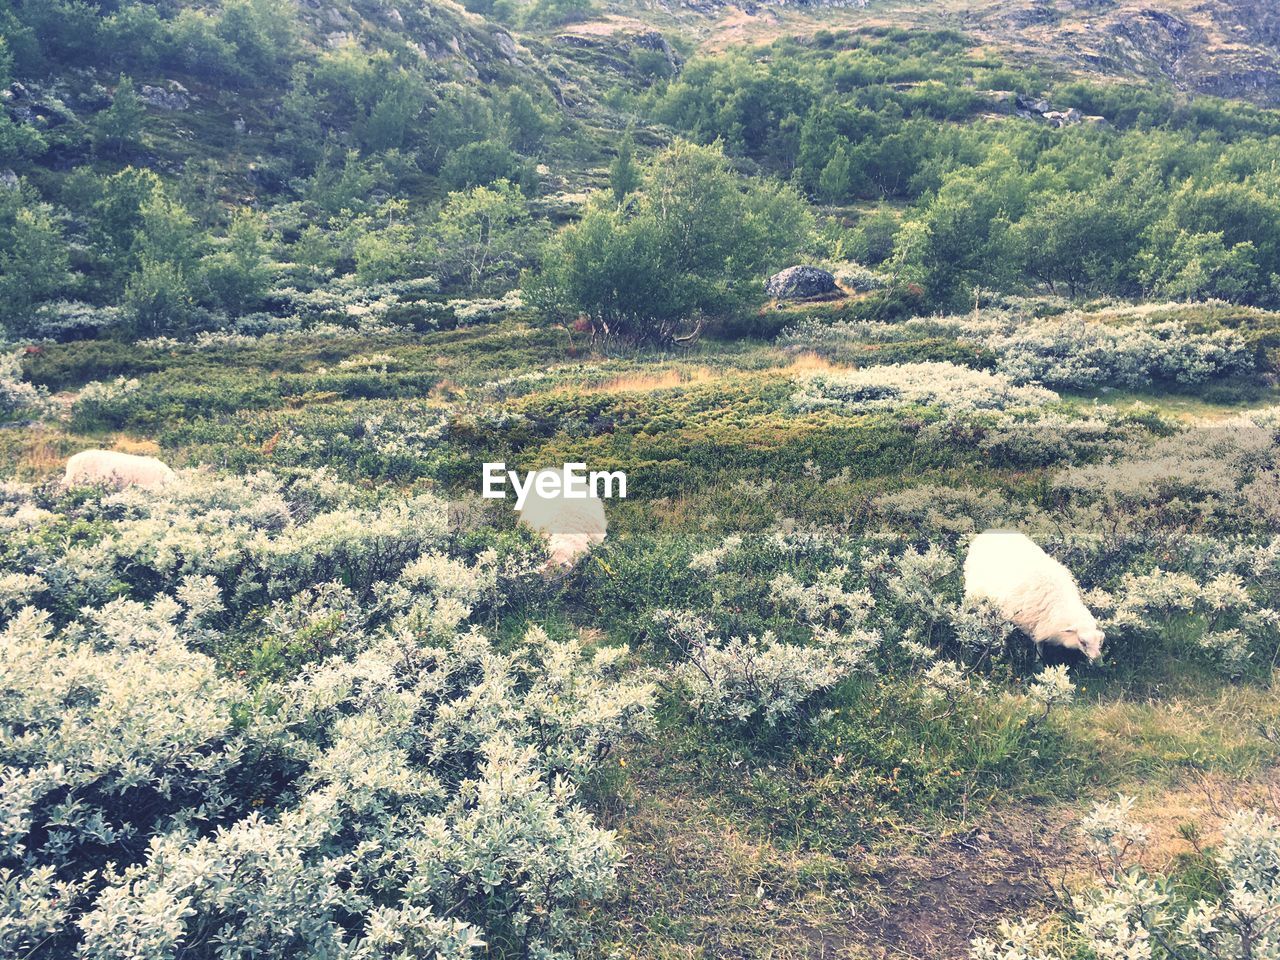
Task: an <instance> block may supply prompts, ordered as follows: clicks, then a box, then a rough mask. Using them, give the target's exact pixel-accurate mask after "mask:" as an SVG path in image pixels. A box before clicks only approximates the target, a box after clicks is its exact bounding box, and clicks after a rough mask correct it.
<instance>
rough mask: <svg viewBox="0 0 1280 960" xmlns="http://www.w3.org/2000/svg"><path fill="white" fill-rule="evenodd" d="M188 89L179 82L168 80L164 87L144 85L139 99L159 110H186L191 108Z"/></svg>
mask: <svg viewBox="0 0 1280 960" xmlns="http://www.w3.org/2000/svg"><path fill="white" fill-rule="evenodd" d="M189 96H190V94H189V93H188V91H187V88H186V87H184V86H183V85H182V84H180V83H179V82H178V81H177V80H166V81H165V83H164V86H162V87H160V86H154V87H153V86H151V85H149V84H143V85H142V89H141V90H140V91H139V92H138V99H140V100H141V101H142V102H143V103H145V104H146V105H147V106H149V107H155V108H156V109H157V110H186V109H187V107H189V106H191V101H190V99H188V98H189Z"/></svg>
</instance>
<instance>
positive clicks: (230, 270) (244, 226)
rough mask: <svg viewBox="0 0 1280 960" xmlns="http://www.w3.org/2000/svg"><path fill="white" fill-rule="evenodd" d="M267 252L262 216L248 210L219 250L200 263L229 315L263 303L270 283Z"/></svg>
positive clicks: (235, 221)
mask: <svg viewBox="0 0 1280 960" xmlns="http://www.w3.org/2000/svg"><path fill="white" fill-rule="evenodd" d="M267 252H268V247H267V238H266V230H265V225H264V224H263V222H262V217H261V216H259V215H258V214H255V213H253V212H252V211H249V210H242V211H240V212H238V213H237V214H236V215H235V217H234V218H233V219H232V221H231V227H230V229H229V230H228V231H227V237H226V239H225V240H224V241H222V243H221V245H220V249H218V250H217V251H216V252H215V253H212V254H210V255H209V256H207V257H205V258H204V260H203V262H202V263H201V271H202V272H203V274H204V278H205V283H206V284H207V285H208V287H209V290H210V292H211V294H212V296H213V298H214V300H215V301H216V302H217V303H218V305H219V306H221V307H222V308H223V309H224V310H226V311H227V313H229V314H231V315H232V316H239V315H240V314H242V313H245V312H246V311H248V310H251V309H253V308H254V307H255V306H256V305H257V304H258V303H259V302H260V301H261V300H262V297H263V294H264V293H265V292H266V288H267V284H268V283H269V282H270V280H271V268H270V266H269V265H268V263H267Z"/></svg>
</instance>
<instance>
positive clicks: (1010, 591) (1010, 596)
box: [964, 530, 1106, 660]
mask: <svg viewBox="0 0 1280 960" xmlns="http://www.w3.org/2000/svg"><path fill="white" fill-rule="evenodd" d="M964 594H965V598H966V599H975V600H978V599H983V600H989V601H991V602H992V603H994V604H995V606H996V607H997V608H998V609H999V610H1000V612H1001V613H1002V614H1004V616H1005V618H1006V619H1008V620H1011V621H1012V622H1013V623H1016V624H1017V625H1018V627H1019V628H1020V629H1021V630H1022V631H1023V632H1024V633H1026V634H1027V635H1028V636H1029V637H1031V639H1032V640H1034V641H1035V643H1036V649H1037V650H1039V649H1040V648H1041V647H1042V645H1043V644H1046V643H1051V644H1055V645H1057V646H1060V647H1066V648H1067V649H1068V650H1079V651H1080V652H1081V653H1083V654H1084V655H1085V656H1087V657H1088V658H1089V659H1090V660H1097V659H1098V657H1100V656H1101V655H1102V643H1103V641H1104V640H1105V639H1106V635H1105V634H1104V633H1103V632H1102V631H1101V630H1099V629H1098V621H1097V620H1095V619H1094V618H1093V614H1091V613H1090V612H1089V610H1088V608H1087V607H1085V605H1084V601H1083V600H1082V599H1080V588H1079V587H1078V586H1077V585H1076V581H1075V578H1074V577H1073V576H1071V571H1070V570H1068V569H1067V568H1066V567H1064V566H1063V565H1062V564H1060V563H1059V562H1058V561H1057V560H1055V559H1053V557H1051V556H1049V555H1048V554H1047V553H1045V552H1044V551H1043V550H1041V549H1040V548H1039V547H1038V546H1036V544H1035V543H1034V542H1033V541H1031V540H1030V539H1028V538H1027V537H1025V536H1023V535H1022V534H1020V533H1015V532H1013V531H1009V530H988V531H986V532H985V533H981V534H979V535H978V536H977V537H975V538H974V540H973V543H972V544H970V545H969V556H968V557H967V558H966V559H965V562H964Z"/></svg>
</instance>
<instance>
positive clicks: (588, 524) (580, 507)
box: [519, 470, 608, 569]
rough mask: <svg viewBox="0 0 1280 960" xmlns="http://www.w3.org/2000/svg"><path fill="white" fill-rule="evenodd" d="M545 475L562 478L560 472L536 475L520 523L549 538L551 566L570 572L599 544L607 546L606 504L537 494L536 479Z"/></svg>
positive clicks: (521, 512)
mask: <svg viewBox="0 0 1280 960" xmlns="http://www.w3.org/2000/svg"><path fill="white" fill-rule="evenodd" d="M542 473H550V474H552V475H554V476H556V477H559V476H560V472H559V471H557V470H546V471H538V473H535V474H534V482H533V483H532V484H530V486H529V493H528V495H527V496H526V498H525V501H524V506H523V507H522V508H521V509H520V511H519V513H520V522H521V523H523V524H524V525H525V526H527V527H529V528H530V529H532V530H536V531H537V532H539V533H543V534H546V536H547V540H548V544H549V546H550V548H551V559H550V560H549V561H548V564H547V565H548V566H553V565H554V566H558V567H561V568H563V569H568V568H569V567H572V566H573V565H574V563H575V562H576V561H577V559H578V557H580V556H582V554H584V553H586V552H587V551H589V550H590V549H591V548H592V547H593V546H595V545H596V544H597V543H604V538H605V534H606V533H607V532H608V524H607V523H606V522H605V518H604V502H603V501H602V500H600V499H599V498H598V497H586V498H582V499H578V498H569V497H565V496H554V497H543V496H541V495H540V494H539V493H538V483H537V477H538V476H539V475H540V474H542Z"/></svg>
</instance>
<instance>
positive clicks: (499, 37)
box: [493, 30, 520, 63]
mask: <svg viewBox="0 0 1280 960" xmlns="http://www.w3.org/2000/svg"><path fill="white" fill-rule="evenodd" d="M493 45H494V46H495V47H497V48H498V52H499V53H501V54H502V55H503V56H504V57H506V58H507V62H508V63H515V62H516V61H518V60H519V59H520V51H519V49H518V48H517V47H516V42H515V40H513V39H511V34H509V33H507V32H506V31H505V30H495V31H493Z"/></svg>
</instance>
